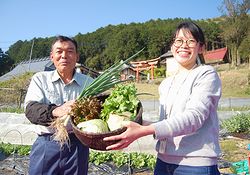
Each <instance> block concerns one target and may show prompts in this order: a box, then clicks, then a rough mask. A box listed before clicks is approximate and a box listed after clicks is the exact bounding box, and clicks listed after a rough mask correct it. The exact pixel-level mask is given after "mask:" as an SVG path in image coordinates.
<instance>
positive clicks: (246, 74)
mask: <svg viewBox="0 0 250 175" xmlns="http://www.w3.org/2000/svg"><path fill="white" fill-rule="evenodd" d="M214 67H215V68H216V70H217V71H218V74H219V76H220V79H221V82H222V98H226V97H232V98H234V97H241V98H250V69H249V68H248V67H247V66H241V67H238V68H237V69H236V68H234V69H232V68H230V66H229V65H228V64H225V65H219V66H214ZM162 80H163V79H162V78H161V79H155V80H154V81H153V82H151V83H136V87H137V90H138V92H139V93H150V94H152V95H142V96H140V98H141V99H142V98H143V99H152V98H158V97H159V95H158V86H159V84H160V82H161V81H162Z"/></svg>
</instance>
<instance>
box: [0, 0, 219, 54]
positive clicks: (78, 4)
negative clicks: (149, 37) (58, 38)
mask: <svg viewBox="0 0 250 175" xmlns="http://www.w3.org/2000/svg"><path fill="white" fill-rule="evenodd" d="M221 5H222V0H205V1H203V0H0V22H1V25H0V48H1V49H2V50H3V51H7V50H8V48H9V47H10V46H11V45H12V44H14V43H15V42H17V41H18V40H22V41H25V40H28V41H30V40H32V39H33V38H46V37H52V36H55V35H66V36H70V37H74V36H75V35H77V34H78V33H81V34H86V33H91V32H94V31H96V30H97V29H98V28H100V27H105V26H107V25H110V24H111V25H118V24H129V23H132V22H135V23H143V22H146V21H149V20H151V19H153V20H157V19H162V20H164V19H170V18H171V19H172V18H191V19H193V20H200V19H210V18H215V17H219V16H221V15H222V13H221V12H220V11H219V10H218V8H219V7H220V6H221Z"/></svg>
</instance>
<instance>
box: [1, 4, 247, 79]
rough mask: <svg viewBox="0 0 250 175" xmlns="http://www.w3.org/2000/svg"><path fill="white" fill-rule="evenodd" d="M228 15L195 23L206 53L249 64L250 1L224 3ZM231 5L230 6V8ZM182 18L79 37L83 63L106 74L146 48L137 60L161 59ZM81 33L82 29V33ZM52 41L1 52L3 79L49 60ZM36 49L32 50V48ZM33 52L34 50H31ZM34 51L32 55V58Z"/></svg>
mask: <svg viewBox="0 0 250 175" xmlns="http://www.w3.org/2000/svg"><path fill="white" fill-rule="evenodd" d="M224 1H225V2H227V3H224V6H225V7H224V10H225V11H226V13H225V14H224V15H223V16H222V17H220V18H216V19H206V20H194V21H195V22H196V23H197V24H198V25H200V26H201V28H202V29H203V30H204V33H205V37H206V50H213V49H217V48H221V47H227V48H228V51H229V61H230V64H231V65H232V66H238V65H240V64H242V63H249V59H250V54H249V50H250V44H249V43H250V17H249V14H248V12H249V9H250V1H249V0H246V1H243V3H242V4H238V3H235V2H234V1H233V0H224ZM230 3H231V4H230ZM183 20H191V19H183V18H175V19H164V20H162V19H157V20H150V21H147V22H144V23H130V24H119V25H108V26H105V27H102V28H99V29H97V30H96V31H94V32H92V33H86V34H81V33H78V34H77V35H76V36H74V38H75V39H76V40H77V42H78V44H79V51H80V62H81V63H84V64H85V65H86V66H88V67H90V68H91V69H94V70H104V69H106V68H107V67H109V66H110V65H112V64H113V63H114V62H117V61H119V60H121V59H126V58H128V57H129V56H131V55H133V54H134V53H136V52H137V51H139V50H141V49H142V48H145V49H144V51H143V53H142V54H140V56H139V57H138V58H137V59H138V60H147V59H153V58H156V57H159V56H160V55H162V54H164V53H166V52H167V51H168V50H169V49H170V45H171V42H172V40H171V39H172V33H173V31H174V29H175V27H176V26H177V24H179V23H180V22H181V21H183ZM79 31H81V29H79ZM52 40H53V37H49V38H33V39H32V40H29V41H27V40H25V41H21V40H20V41H17V42H16V43H14V44H13V45H12V46H10V48H9V50H8V51H7V52H6V53H3V52H2V50H1V48H0V67H1V68H2V67H4V69H0V76H1V75H3V74H4V73H5V72H7V71H8V70H9V69H11V67H14V65H15V64H18V63H19V62H21V61H23V60H28V59H29V58H30V56H32V57H31V59H37V58H43V57H48V56H49V53H50V45H51V42H52ZM32 46H33V47H32ZM31 48H32V49H31ZM31 50H32V55H31Z"/></svg>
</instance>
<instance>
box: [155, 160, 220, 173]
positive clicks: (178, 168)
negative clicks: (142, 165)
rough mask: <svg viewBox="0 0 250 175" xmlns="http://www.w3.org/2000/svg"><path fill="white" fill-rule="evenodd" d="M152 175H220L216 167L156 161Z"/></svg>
mask: <svg viewBox="0 0 250 175" xmlns="http://www.w3.org/2000/svg"><path fill="white" fill-rule="evenodd" d="M154 175H220V172H219V170H218V167H217V165H213V166H185V165H176V164H170V163H166V162H163V161H162V160H160V159H157V161H156V167H155V170H154Z"/></svg>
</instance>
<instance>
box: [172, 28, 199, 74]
mask: <svg viewBox="0 0 250 175" xmlns="http://www.w3.org/2000/svg"><path fill="white" fill-rule="evenodd" d="M171 51H172V53H173V56H174V58H175V60H176V61H177V63H178V64H179V65H180V66H181V67H183V68H185V69H191V68H192V67H193V66H194V65H195V64H196V59H197V57H198V54H199V53H201V52H202V47H201V46H200V44H199V43H198V42H197V41H196V40H195V39H194V37H193V36H192V34H191V32H190V31H188V30H185V29H181V30H180V31H179V32H178V33H177V34H176V37H175V40H174V43H173V44H172V46H171Z"/></svg>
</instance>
